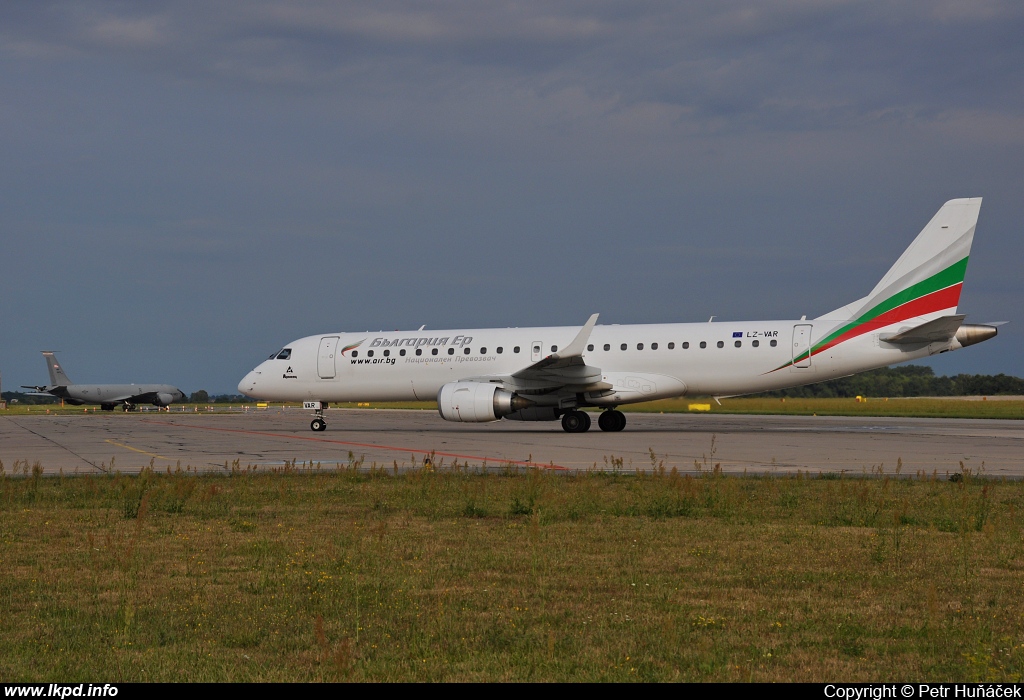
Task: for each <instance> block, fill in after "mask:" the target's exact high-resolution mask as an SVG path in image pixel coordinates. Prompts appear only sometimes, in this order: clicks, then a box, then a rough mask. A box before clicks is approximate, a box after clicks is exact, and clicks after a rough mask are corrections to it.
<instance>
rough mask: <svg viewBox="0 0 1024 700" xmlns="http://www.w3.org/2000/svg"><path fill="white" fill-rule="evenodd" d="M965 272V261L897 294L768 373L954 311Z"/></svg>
mask: <svg viewBox="0 0 1024 700" xmlns="http://www.w3.org/2000/svg"><path fill="white" fill-rule="evenodd" d="M966 271H967V258H964V259H963V260H960V261H959V262H956V263H953V264H952V265H950V266H949V267H947V268H946V269H945V270H942V271H941V272H938V273H936V274H934V275H932V276H931V277H929V278H928V279H925V280H922V281H920V282H918V283H917V284H914V285H911V286H910V287H907V288H906V289H904V290H902V291H900V292H897V293H896V294H894V295H892V296H891V297H889V298H888V299H886V300H885V301H883V302H882V303H880V304H876V305H875V306H873V307H872V308H871V309H870V310H868V311H866V312H865V313H863V314H861V315H860V316H859V317H858V318H857V319H856V320H854V321H852V322H851V323H848V324H846V325H844V326H842V327H840V328H839V329H837V330H835V331H833V332H832V333H830V334H829V335H827V336H826V337H824V338H822V339H821V340H820V341H818V342H817V343H815V345H814V346H813V347H812V348H810V350H807V351H804V352H803V353H801V354H800V356H799V357H796V358H794V359H793V360H792V361H790V362H787V363H786V364H784V365H781V366H779V367H776V368H775V369H773V370H772V372H776V371H778V370H780V369H784V368H786V367H789V366H790V365H792V364H793V363H794V362H799V361H800V360H803V359H806V358H807V357H808V354H810V355H812V356H813V355H817V354H818V353H820V352H822V351H824V350H827V349H829V348H831V347H835V346H836V345H839V344H840V343H842V342H844V341H846V340H849V339H851V338H856V337H857V336H861V335H864V334H865V333H870V332H871V331H874V330H877V329H879V328H884V327H885V326H888V325H891V324H893V323H899V322H900V321H905V320H907V319H908V318H914V317H917V316H924V315H925V314H930V313H934V312H936V311H942V310H944V309H950V308H956V305H957V304H958V303H959V302H960V290H961V289H962V288H963V280H964V274H965V273H966ZM769 374H770V373H769Z"/></svg>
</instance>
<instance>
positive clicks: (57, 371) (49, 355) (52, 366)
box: [43, 350, 73, 386]
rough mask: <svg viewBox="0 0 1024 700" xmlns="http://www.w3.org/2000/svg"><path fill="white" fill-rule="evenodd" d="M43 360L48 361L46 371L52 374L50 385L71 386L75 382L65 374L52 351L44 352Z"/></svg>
mask: <svg viewBox="0 0 1024 700" xmlns="http://www.w3.org/2000/svg"><path fill="white" fill-rule="evenodd" d="M43 359H44V360H46V371H47V372H49V373H50V384H51V385H53V386H70V385H71V384H72V383H73V382H72V381H71V380H70V379H68V375H66V374H64V370H63V369H62V368H61V366H60V363H59V362H57V357H56V355H54V353H53V351H52V350H43Z"/></svg>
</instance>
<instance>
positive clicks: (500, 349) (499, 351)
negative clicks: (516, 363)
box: [498, 345, 502, 355]
mask: <svg viewBox="0 0 1024 700" xmlns="http://www.w3.org/2000/svg"><path fill="white" fill-rule="evenodd" d="M501 351H502V347H501V346H500V345H499V346H498V354H499V355H500V354H501Z"/></svg>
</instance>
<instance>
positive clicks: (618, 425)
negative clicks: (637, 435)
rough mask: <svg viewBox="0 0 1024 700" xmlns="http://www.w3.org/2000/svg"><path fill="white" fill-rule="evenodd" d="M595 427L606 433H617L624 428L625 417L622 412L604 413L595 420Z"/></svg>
mask: <svg viewBox="0 0 1024 700" xmlns="http://www.w3.org/2000/svg"><path fill="white" fill-rule="evenodd" d="M597 425H598V427H599V428H601V430H604V431H605V432H608V433H617V432H619V431H620V430H622V429H623V428H625V427H626V415H625V414H624V413H623V412H622V411H605V412H604V413H602V414H601V416H600V417H599V418H598V419H597Z"/></svg>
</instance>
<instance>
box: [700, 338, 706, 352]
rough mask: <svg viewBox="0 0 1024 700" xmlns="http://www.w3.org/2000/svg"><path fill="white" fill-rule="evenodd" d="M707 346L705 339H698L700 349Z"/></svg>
mask: <svg viewBox="0 0 1024 700" xmlns="http://www.w3.org/2000/svg"><path fill="white" fill-rule="evenodd" d="M707 346H708V344H707V342H706V341H703V340H702V341H700V347H701V349H702V350H703V349H704V348H706V347H707Z"/></svg>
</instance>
